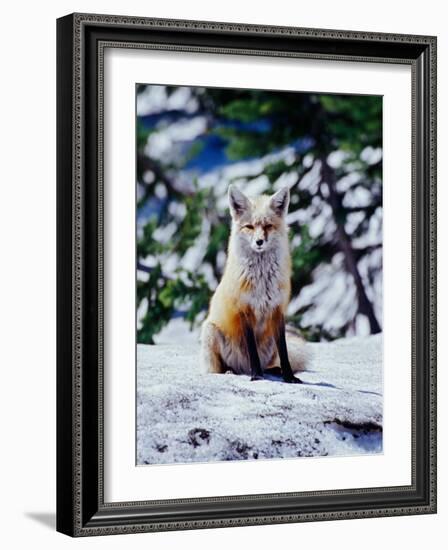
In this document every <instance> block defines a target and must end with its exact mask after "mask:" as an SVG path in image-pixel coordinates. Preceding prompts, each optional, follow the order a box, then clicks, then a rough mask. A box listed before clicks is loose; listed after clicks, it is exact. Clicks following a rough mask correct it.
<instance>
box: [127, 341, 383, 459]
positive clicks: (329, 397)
mask: <svg viewBox="0 0 448 550" xmlns="http://www.w3.org/2000/svg"><path fill="white" fill-rule="evenodd" d="M307 346H309V348H310V350H311V352H312V360H311V363H310V366H309V369H308V370H307V371H306V372H304V373H301V375H300V378H301V379H302V380H303V382H304V384H286V383H284V382H282V381H281V380H280V379H277V378H275V377H273V376H270V379H268V380H263V381H255V382H252V381H250V379H249V377H247V376H242V375H234V374H205V373H202V372H201V371H200V368H199V360H198V355H199V344H198V343H192V342H191V340H187V339H185V341H184V342H182V341H181V340H178V344H176V345H173V344H169V345H168V344H158V345H155V346H147V345H139V346H138V350H137V463H138V464H170V463H188V462H210V461H222V460H239V459H265V458H291V457H312V456H329V455H339V456H341V455H343V456H351V455H360V454H368V453H381V452H382V418H383V417H382V408H383V399H382V393H383V390H382V337H381V335H376V336H368V337H356V338H345V339H341V340H338V341H335V342H332V343H318V344H307Z"/></svg>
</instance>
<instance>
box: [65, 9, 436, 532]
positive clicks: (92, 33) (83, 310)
mask: <svg viewBox="0 0 448 550" xmlns="http://www.w3.org/2000/svg"><path fill="white" fill-rule="evenodd" d="M111 43H113V44H114V45H115V46H116V47H129V48H139V47H154V48H158V49H164V48H167V49H168V48H169V49H170V51H173V50H174V51H176V50H178V51H193V52H194V51H201V52H216V53H219V54H222V55H226V53H233V54H235V53H236V54H246V55H247V54H249V55H268V56H282V57H306V58H311V59H331V60H341V61H363V62H376V63H400V64H401V63H404V64H408V65H410V66H411V68H412V113H409V116H411V117H412V159H410V162H411V163H412V332H413V334H412V484H411V485H410V486H404V487H382V488H372V489H353V490H352V489H344V490H336V491H319V492H313V493H282V494H263V495H241V496H234V497H222V496H221V497H220V496H219V495H218V496H216V498H192V499H185V500H169V501H162V502H160V501H158V502H155V501H151V500H150V498H151V495H150V494H148V501H145V502H120V503H114V504H112V503H107V502H104V493H103V479H102V473H103V446H102V429H103V428H102V426H103V424H102V422H103V417H102V414H103V413H102V404H103V357H102V353H103V334H102V326H103V306H102V303H103V302H102V301H103V286H102V285H103V263H102V262H103V183H102V151H103V149H102V143H103V142H102V139H103V138H102V131H101V130H102V92H103V90H102V78H103V66H102V55H103V52H104V48H105V47H107V45H108V44H109V45H111ZM57 235H58V237H57V256H58V258H57V327H58V329H57V330H58V332H57V393H58V395H57V530H58V531H60V532H62V533H65V534H67V535H71V536H89V535H106V534H115V533H134V532H145V531H159V530H173V529H199V528H211V527H226V526H238V525H262V524H267V523H286V522H302V521H320V520H333V519H348V518H366V517H379V516H393V515H403V514H428V513H435V512H436V38H435V37H432V36H410V35H401V34H378V33H370V32H351V31H340V30H321V29H305V28H290V27H272V26H255V25H242V24H231V23H213V22H200V21H180V20H163V19H147V18H140V17H124V16H110V15H92V14H72V15H68V16H66V17H63V18H61V19H58V21H57Z"/></svg>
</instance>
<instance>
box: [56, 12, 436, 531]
mask: <svg viewBox="0 0 448 550" xmlns="http://www.w3.org/2000/svg"><path fill="white" fill-rule="evenodd" d="M57 50H58V59H57V73H58V75H57V86H58V88H57V91H58V93H57V119H58V125H57V142H58V154H57V157H58V165H57V191H58V198H57V216H58V245H57V254H58V288H57V292H58V323H57V326H58V355H57V356H58V367H57V368H58V371H57V372H58V383H57V386H58V387H57V391H58V398H57V407H58V411H57V413H58V425H57V432H58V434H57V435H58V444H57V453H58V456H57V467H58V471H57V487H58V488H57V529H58V530H59V531H61V532H63V533H65V534H68V535H71V536H89V535H106V534H116V533H137V532H147V531H160V530H173V529H199V528H211V527H226V526H238V525H262V524H267V523H285V522H303V521H321V520H332V519H348V518H368V517H379V516H391V515H403V514H427V513H435V511H436V263H435V254H436V234H435V233H436V38H435V37H430V36H408V35H400V34H377V33H369V32H353V31H339V30H321V29H303V28H291V27H271V26H255V25H241V24H230V23H213V22H200V21H180V20H162V19H147V18H137V17H124V16H109V15H92V14H73V15H69V16H66V17H63V18H61V19H59V20H58V21H57Z"/></svg>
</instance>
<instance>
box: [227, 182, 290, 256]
mask: <svg viewBox="0 0 448 550" xmlns="http://www.w3.org/2000/svg"><path fill="white" fill-rule="evenodd" d="M288 205H289V189H288V188H287V187H283V188H282V189H280V190H279V191H277V192H276V193H275V194H274V195H272V196H270V197H268V196H266V195H261V196H259V197H256V198H255V199H249V198H248V197H246V195H244V193H242V192H241V191H240V190H239V189H237V188H236V187H235V186H233V185H230V186H229V206H230V213H231V215H232V220H233V232H234V238H236V239H237V240H238V244H239V245H240V246H241V247H242V249H243V250H245V251H247V250H251V251H253V252H255V253H257V254H262V253H264V252H266V251H269V250H272V249H274V248H275V247H278V246H279V245H280V244H281V243H282V242H283V241H284V239H285V237H286V235H287V227H286V223H285V216H286V213H287V211H288Z"/></svg>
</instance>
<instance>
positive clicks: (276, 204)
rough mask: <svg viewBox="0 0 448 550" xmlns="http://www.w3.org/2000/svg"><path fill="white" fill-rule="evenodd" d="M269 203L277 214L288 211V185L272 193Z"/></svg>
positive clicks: (282, 214) (281, 214) (280, 214)
mask: <svg viewBox="0 0 448 550" xmlns="http://www.w3.org/2000/svg"><path fill="white" fill-rule="evenodd" d="M270 205H271V208H272V210H274V212H275V213H276V214H278V215H279V216H284V215H285V214H286V212H288V206H289V189H288V187H282V188H281V189H279V190H278V191H277V193H275V194H274V195H272V197H271V201H270Z"/></svg>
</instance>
